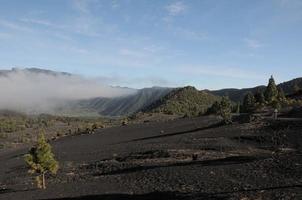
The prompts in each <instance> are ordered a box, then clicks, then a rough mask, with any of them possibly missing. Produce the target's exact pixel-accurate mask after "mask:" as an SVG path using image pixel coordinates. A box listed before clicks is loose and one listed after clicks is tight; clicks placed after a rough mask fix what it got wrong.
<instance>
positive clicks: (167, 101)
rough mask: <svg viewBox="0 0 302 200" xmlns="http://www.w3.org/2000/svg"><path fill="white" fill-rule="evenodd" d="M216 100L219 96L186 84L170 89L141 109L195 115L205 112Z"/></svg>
mask: <svg viewBox="0 0 302 200" xmlns="http://www.w3.org/2000/svg"><path fill="white" fill-rule="evenodd" d="M217 100H220V97H218V96H215V95H213V94H211V93H208V92H205V91H199V90H197V89H196V88H194V87H191V86H187V87H184V88H177V89H174V90H172V91H171V92H169V93H168V94H167V95H165V96H163V97H162V98H160V99H159V100H157V101H155V102H154V103H152V104H151V105H150V106H147V107H145V108H144V109H143V110H142V111H143V112H151V113H152V112H155V113H156V112H163V113H167V114H176V115H189V116H196V115H198V114H200V113H204V112H206V110H207V108H208V107H210V106H211V105H212V104H213V103H214V102H215V101H217Z"/></svg>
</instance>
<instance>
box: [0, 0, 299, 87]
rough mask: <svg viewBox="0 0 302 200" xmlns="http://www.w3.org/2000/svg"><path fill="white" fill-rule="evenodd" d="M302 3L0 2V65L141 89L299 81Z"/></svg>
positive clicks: (223, 0) (219, 0) (177, 0)
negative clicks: (59, 73)
mask: <svg viewBox="0 0 302 200" xmlns="http://www.w3.org/2000/svg"><path fill="white" fill-rule="evenodd" d="M301 60H302V0H265V1H263V0H253V1H247V0H26V1H20V0H0V69H10V68H12V67H19V68H26V67H38V68H45V69H50V70H56V71H65V72H70V73H75V74H79V75H83V76H85V77H90V78H93V79H95V80H99V81H100V82H103V83H106V84H108V85H116V86H117V85H118V86H123V87H132V88H143V87H151V86H165V87H166V86H167V87H178V86H185V85H193V86H195V87H197V88H199V89H206V88H207V89H220V88H230V87H231V88H245V87H252V86H255V85H262V84H266V82H267V79H268V78H269V76H270V75H271V74H273V75H274V77H275V79H276V82H283V81H287V80H290V79H293V78H296V77H301V76H302V62H301Z"/></svg>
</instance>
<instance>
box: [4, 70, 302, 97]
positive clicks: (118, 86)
mask: <svg viewBox="0 0 302 200" xmlns="http://www.w3.org/2000/svg"><path fill="white" fill-rule="evenodd" d="M30 69H37V70H45V71H51V72H55V73H64V74H65V73H66V74H68V75H72V76H77V77H79V78H81V79H86V80H89V79H90V80H92V81H93V82H95V83H97V84H100V83H101V84H102V83H103V84H104V82H103V80H100V79H99V78H98V77H87V76H86V77H85V76H82V75H81V74H73V73H70V72H67V71H54V70H50V69H46V68H38V67H27V68H20V67H12V68H10V69H0V71H1V70H5V71H15V70H30ZM270 77H273V78H274V80H275V81H276V79H275V77H274V75H271V76H270ZM270 77H269V78H270ZM269 78H267V82H266V83H265V84H258V85H254V86H250V87H244V88H238V87H237V88H236V87H229V88H218V89H208V88H202V89H200V88H197V87H196V86H195V85H182V86H179V87H173V86H160V85H153V86H149V87H141V88H139V87H138V88H136V87H127V86H121V85H110V84H108V85H107V86H110V87H116V88H125V89H134V90H140V89H148V88H182V87H190V86H191V87H195V88H197V89H198V90H200V91H203V90H205V91H207V90H208V91H219V90H228V89H236V90H242V89H250V88H255V87H261V86H264V87H265V86H267V84H268V80H269ZM299 78H302V77H295V78H292V79H290V80H285V81H283V82H278V81H276V84H277V85H279V84H282V83H285V82H288V81H292V80H295V79H299Z"/></svg>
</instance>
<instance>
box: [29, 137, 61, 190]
mask: <svg viewBox="0 0 302 200" xmlns="http://www.w3.org/2000/svg"><path fill="white" fill-rule="evenodd" d="M24 160H25V162H26V164H27V165H28V167H29V168H30V169H29V173H31V174H38V175H37V176H36V181H37V186H38V188H43V189H46V183H45V174H47V173H51V174H56V173H57V171H58V168H59V165H58V162H57V161H56V160H55V158H54V154H53V153H52V151H51V146H50V144H48V143H47V141H46V139H45V136H44V133H41V134H40V135H39V138H38V142H37V144H36V145H35V146H34V147H32V148H31V149H30V151H29V153H28V154H26V155H25V157H24Z"/></svg>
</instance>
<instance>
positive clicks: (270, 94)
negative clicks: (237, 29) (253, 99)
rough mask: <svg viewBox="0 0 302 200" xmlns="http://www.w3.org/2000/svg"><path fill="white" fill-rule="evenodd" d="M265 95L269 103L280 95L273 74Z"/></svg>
mask: <svg viewBox="0 0 302 200" xmlns="http://www.w3.org/2000/svg"><path fill="white" fill-rule="evenodd" d="M264 97H265V100H266V101H267V102H269V103H271V102H272V101H274V100H276V99H277V97H278V89H277V86H276V83H275V80H274V77H273V76H271V78H270V79H269V82H268V85H267V87H266V90H265V93H264Z"/></svg>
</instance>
